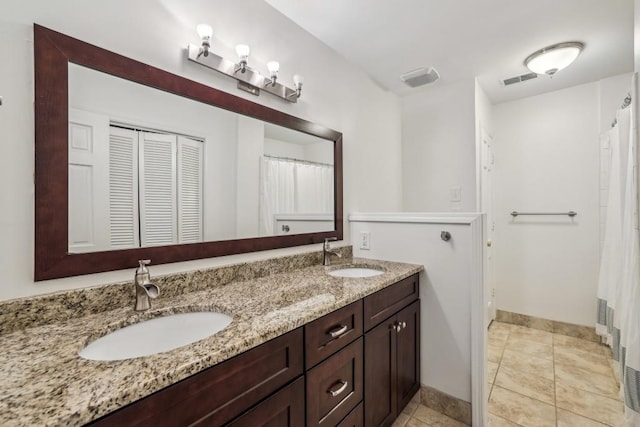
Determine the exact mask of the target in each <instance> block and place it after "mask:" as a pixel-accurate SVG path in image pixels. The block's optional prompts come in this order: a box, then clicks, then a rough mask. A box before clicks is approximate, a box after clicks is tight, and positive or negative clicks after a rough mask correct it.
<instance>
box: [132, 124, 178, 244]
mask: <svg viewBox="0 0 640 427" xmlns="http://www.w3.org/2000/svg"><path fill="white" fill-rule="evenodd" d="M139 135H140V137H139V143H140V227H141V228H140V231H141V233H140V235H141V241H142V246H161V245H171V244H174V243H176V242H177V237H178V233H177V209H176V205H177V195H176V145H177V138H176V136H175V135H163V134H157V133H150V132H140V133H139Z"/></svg>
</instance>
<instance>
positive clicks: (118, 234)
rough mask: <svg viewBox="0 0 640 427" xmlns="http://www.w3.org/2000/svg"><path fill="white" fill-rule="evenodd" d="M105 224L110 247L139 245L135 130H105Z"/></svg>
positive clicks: (136, 140) (123, 247) (136, 136)
mask: <svg viewBox="0 0 640 427" xmlns="http://www.w3.org/2000/svg"><path fill="white" fill-rule="evenodd" d="M109 223H110V239H111V248H112V249H127V248H136V247H139V246H140V231H139V224H138V133H137V132H136V131H133V130H130V129H122V128H117V127H114V126H111V127H110V132H109Z"/></svg>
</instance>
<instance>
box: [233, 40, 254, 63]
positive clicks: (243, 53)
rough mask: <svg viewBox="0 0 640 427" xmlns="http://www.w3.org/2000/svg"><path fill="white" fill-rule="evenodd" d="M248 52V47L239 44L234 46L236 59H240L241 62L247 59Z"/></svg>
mask: <svg viewBox="0 0 640 427" xmlns="http://www.w3.org/2000/svg"><path fill="white" fill-rule="evenodd" d="M250 52H251V50H250V49H249V46H247V45H246V44H239V45H238V46H236V53H237V54H238V58H240V59H241V60H243V61H246V60H247V58H249V53H250Z"/></svg>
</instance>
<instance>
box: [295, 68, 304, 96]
mask: <svg viewBox="0 0 640 427" xmlns="http://www.w3.org/2000/svg"><path fill="white" fill-rule="evenodd" d="M303 83H304V77H302V76H301V75H300V74H294V75H293V84H294V85H295V87H296V96H297V97H300V94H301V93H302V84H303Z"/></svg>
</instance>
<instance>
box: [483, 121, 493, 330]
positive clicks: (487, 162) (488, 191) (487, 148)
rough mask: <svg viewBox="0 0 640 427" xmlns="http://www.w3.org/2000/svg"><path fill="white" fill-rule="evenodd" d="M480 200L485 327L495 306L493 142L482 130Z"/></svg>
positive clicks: (491, 318) (491, 316) (490, 319)
mask: <svg viewBox="0 0 640 427" xmlns="http://www.w3.org/2000/svg"><path fill="white" fill-rule="evenodd" d="M481 138H482V146H481V167H482V171H481V178H480V187H481V199H480V204H481V206H480V209H481V210H482V212H484V213H485V214H486V225H485V236H486V239H487V240H486V242H485V248H484V249H485V252H484V253H485V261H484V292H485V301H487V307H486V308H487V315H486V317H485V319H486V322H487V326H489V324H490V323H491V321H492V320H493V319H495V318H496V304H495V293H496V289H495V267H494V263H493V232H494V230H495V222H494V218H493V165H494V158H493V147H492V144H493V140H492V138H491V135H489V134H488V133H487V132H486V131H485V130H484V129H481Z"/></svg>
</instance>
